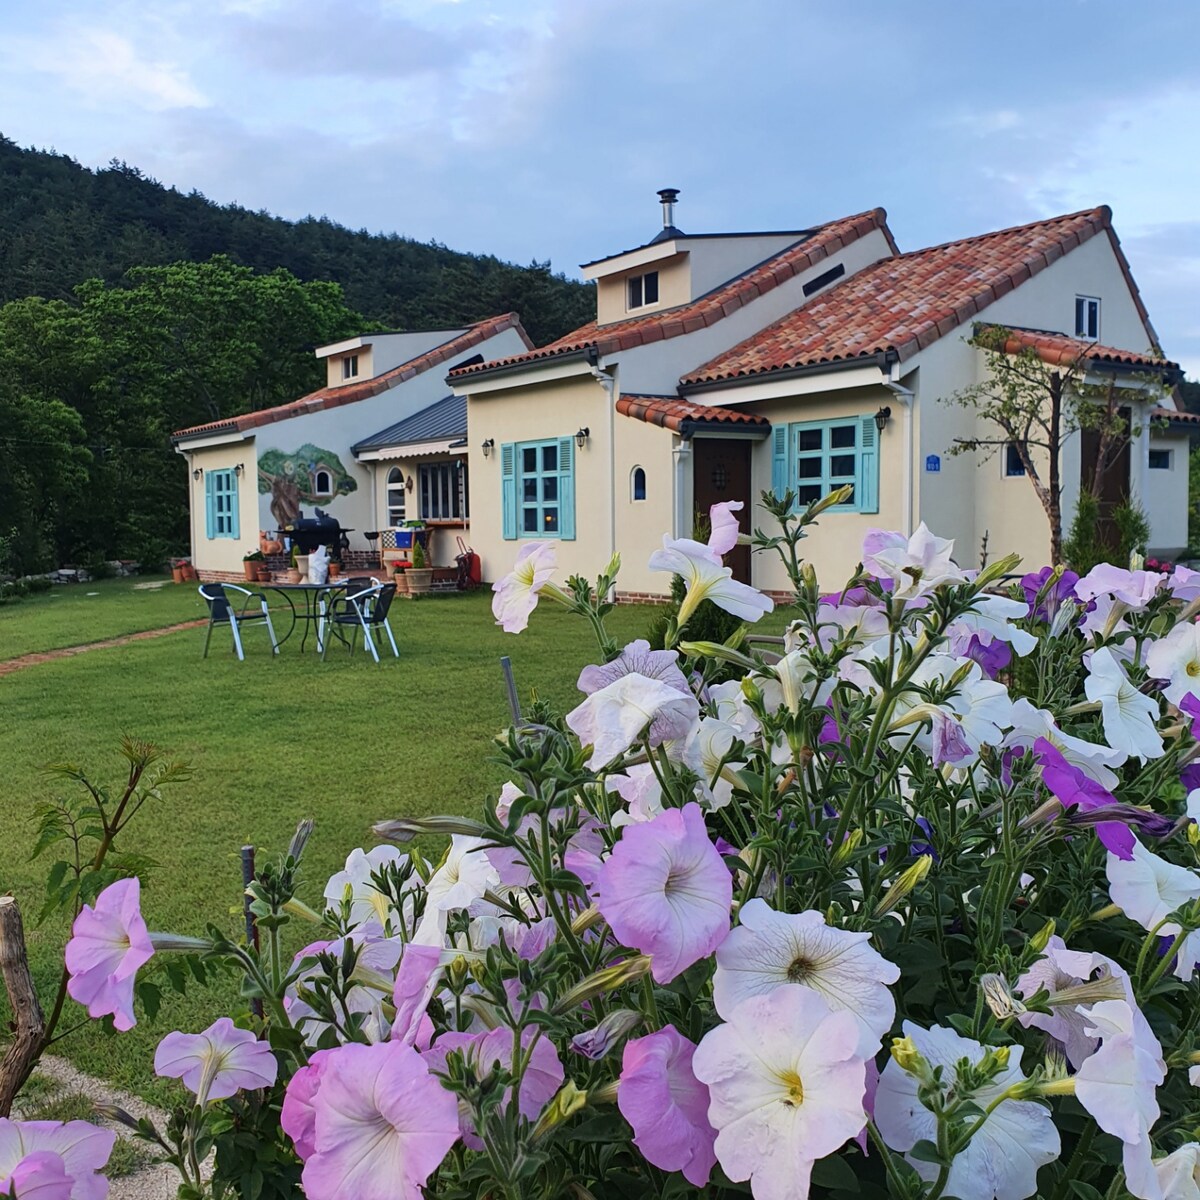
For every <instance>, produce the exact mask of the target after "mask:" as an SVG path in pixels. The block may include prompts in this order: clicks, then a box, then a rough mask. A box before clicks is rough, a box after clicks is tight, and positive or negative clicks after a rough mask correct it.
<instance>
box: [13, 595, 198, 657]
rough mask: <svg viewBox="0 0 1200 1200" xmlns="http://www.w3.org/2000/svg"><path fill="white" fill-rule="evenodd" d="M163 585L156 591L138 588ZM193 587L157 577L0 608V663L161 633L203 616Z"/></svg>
mask: <svg viewBox="0 0 1200 1200" xmlns="http://www.w3.org/2000/svg"><path fill="white" fill-rule="evenodd" d="M158 582H162V586H161V587H159V588H145V587H137V586H135V585H137V584H146V583H158ZM196 587H197V585H196V584H179V585H176V584H173V583H172V582H171V581H170V579H169V578H168V579H166V580H165V581H162V580H161V579H160V578H159V577H156V576H149V577H147V576H141V577H131V578H128V579H104V580H98V581H97V582H95V583H73V584H69V585H63V586H62V587H56V588H52V589H51V590H50V591H48V592H38V593H35V594H34V595H30V596H23V597H21V599H19V600H13V601H10V602H9V603H7V604H3V605H0V661H3V660H4V659H6V658H19V657H20V656H21V655H23V654H33V653H39V652H42V651H46V650H57V649H60V648H62V647H66V646H82V645H85V644H86V643H88V642H101V641H105V640H106V639H108V638H114V637H122V636H124V635H125V634H127V633H140V632H141V631H142V630H144V629H161V628H162V627H163V626H164V625H174V624H177V623H178V622H180V621H190V620H192V619H194V618H196V617H202V616H204V615H205V607H204V601H203V600H201V599H200V595H199V593H198V592H197V591H196Z"/></svg>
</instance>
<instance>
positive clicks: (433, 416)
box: [350, 396, 467, 454]
mask: <svg viewBox="0 0 1200 1200" xmlns="http://www.w3.org/2000/svg"><path fill="white" fill-rule="evenodd" d="M466 436H467V398H466V396H446V397H444V398H443V399H441V400H438V401H436V402H435V403H433V404H431V405H430V406H429V407H428V408H423V409H421V411H420V412H415V413H413V415H412V416H411V417H405V418H404V420H403V421H397V422H396V424H395V425H389V426H388V427H387V428H386V429H381V430H380V431H379V432H378V433H373V434H372V435H371V436H370V437H368V438H363V440H362V441H361V442H358V443H357V444H356V445H354V446H352V447H351V448H350V449H351V452H352V453H354V454H359V453H360V452H362V451H363V450H384V449H387V448H388V447H391V446H407V445H411V444H413V443H416V442H437V441H442V440H445V439H451V438H465V437H466Z"/></svg>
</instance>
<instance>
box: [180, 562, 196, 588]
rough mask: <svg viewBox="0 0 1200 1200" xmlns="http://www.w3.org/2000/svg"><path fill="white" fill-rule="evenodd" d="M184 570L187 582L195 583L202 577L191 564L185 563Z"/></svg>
mask: <svg viewBox="0 0 1200 1200" xmlns="http://www.w3.org/2000/svg"><path fill="white" fill-rule="evenodd" d="M182 569H183V578H184V581H185V582H187V583H195V582H196V580H197V579H199V578H200V576H199V575H197V574H196V568H195V567H193V566H192V564H191V563H184V564H183V568H182Z"/></svg>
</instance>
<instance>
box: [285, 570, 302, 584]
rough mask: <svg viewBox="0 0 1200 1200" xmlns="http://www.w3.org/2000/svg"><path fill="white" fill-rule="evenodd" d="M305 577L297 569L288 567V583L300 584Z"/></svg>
mask: <svg viewBox="0 0 1200 1200" xmlns="http://www.w3.org/2000/svg"><path fill="white" fill-rule="evenodd" d="M303 578H304V576H303V575H301V574H300V572H299V570H298V569H297V568H296V567H288V573H287V581H288V583H300V582H301V581H302V580H303Z"/></svg>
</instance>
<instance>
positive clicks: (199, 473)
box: [192, 467, 204, 479]
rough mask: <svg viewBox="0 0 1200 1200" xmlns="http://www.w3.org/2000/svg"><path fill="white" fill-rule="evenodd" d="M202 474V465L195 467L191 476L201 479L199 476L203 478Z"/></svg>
mask: <svg viewBox="0 0 1200 1200" xmlns="http://www.w3.org/2000/svg"><path fill="white" fill-rule="evenodd" d="M203 476H204V468H203V467H197V468H196V469H195V470H194V471H193V472H192V478H193V479H201V478H203Z"/></svg>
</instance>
